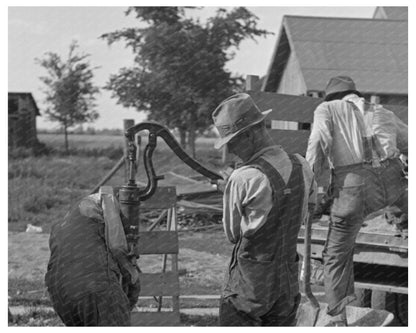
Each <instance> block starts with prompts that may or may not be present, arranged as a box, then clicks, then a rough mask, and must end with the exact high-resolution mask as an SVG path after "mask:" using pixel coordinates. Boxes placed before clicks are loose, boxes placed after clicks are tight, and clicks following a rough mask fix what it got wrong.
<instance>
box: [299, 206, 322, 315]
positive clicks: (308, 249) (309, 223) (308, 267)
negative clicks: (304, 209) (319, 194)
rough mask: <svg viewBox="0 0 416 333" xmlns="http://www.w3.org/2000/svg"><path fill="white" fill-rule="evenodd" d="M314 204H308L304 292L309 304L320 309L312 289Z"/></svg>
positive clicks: (304, 257)
mask: <svg viewBox="0 0 416 333" xmlns="http://www.w3.org/2000/svg"><path fill="white" fill-rule="evenodd" d="M314 207H315V205H314V204H308V212H309V216H308V219H307V220H306V224H305V242H304V246H305V249H304V256H303V269H304V292H305V295H306V297H307V298H308V300H309V302H310V303H311V304H312V306H313V307H314V308H319V303H318V301H317V299H316V298H315V296H314V294H313V293H312V289H311V234H312V220H313V211H314Z"/></svg>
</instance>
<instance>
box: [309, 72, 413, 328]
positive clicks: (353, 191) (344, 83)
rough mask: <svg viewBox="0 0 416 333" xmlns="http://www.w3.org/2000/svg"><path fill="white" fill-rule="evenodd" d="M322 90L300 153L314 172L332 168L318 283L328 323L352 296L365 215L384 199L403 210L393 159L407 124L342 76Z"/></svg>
mask: <svg viewBox="0 0 416 333" xmlns="http://www.w3.org/2000/svg"><path fill="white" fill-rule="evenodd" d="M325 93H326V97H325V102H323V103H322V104H320V105H319V106H318V107H317V109H316V110H315V113H314V120H313V128H312V132H311V135H310V137H309V142H308V149H307V152H306V159H307V161H308V162H309V164H310V166H311V167H312V170H313V171H314V173H315V177H316V178H319V176H320V174H321V172H322V170H323V165H324V163H328V164H329V167H330V168H331V170H332V174H333V177H332V185H331V187H332V188H333V193H332V197H333V203H332V206H331V212H330V224H329V232H328V237H327V241H326V244H325V247H324V251H323V262H324V283H325V293H326V297H327V301H328V311H327V313H328V315H330V316H331V317H332V319H331V323H332V324H331V325H333V326H347V320H346V306H347V304H349V303H350V302H352V301H353V300H354V299H355V296H354V273H353V253H354V244H355V239H356V236H357V234H358V232H359V230H360V228H361V225H362V223H363V221H364V218H365V216H366V215H368V214H369V213H372V212H375V211H377V210H379V209H381V208H384V207H386V206H388V205H396V206H398V207H399V208H400V209H401V210H402V211H403V212H405V213H406V214H407V189H406V181H405V180H404V177H403V174H402V163H401V161H400V159H399V156H400V153H407V142H408V138H407V125H406V124H404V123H403V122H402V121H400V120H399V119H398V118H397V117H396V116H395V115H394V113H393V112H391V111H388V110H386V109H384V108H383V107H382V106H381V105H375V104H370V103H367V102H365V100H364V98H362V95H361V93H360V92H359V91H357V90H356V87H355V83H354V81H353V80H352V79H351V78H350V77H348V76H336V77H333V78H331V79H330V80H329V82H328V84H327V87H326V90H325ZM406 224H407V221H406Z"/></svg>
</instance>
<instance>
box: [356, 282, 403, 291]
mask: <svg viewBox="0 0 416 333" xmlns="http://www.w3.org/2000/svg"><path fill="white" fill-rule="evenodd" d="M354 286H355V288H361V289H372V290H381V291H387V292H390V293H397V294H408V293H409V289H408V288H407V287H399V286H390V285H384V284H377V283H366V282H355V283H354Z"/></svg>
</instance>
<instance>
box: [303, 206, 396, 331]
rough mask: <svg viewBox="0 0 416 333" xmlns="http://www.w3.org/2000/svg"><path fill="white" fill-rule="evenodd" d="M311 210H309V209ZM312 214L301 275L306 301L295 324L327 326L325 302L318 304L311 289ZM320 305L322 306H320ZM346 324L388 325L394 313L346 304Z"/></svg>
mask: <svg viewBox="0 0 416 333" xmlns="http://www.w3.org/2000/svg"><path fill="white" fill-rule="evenodd" d="M309 212H311V210H309ZM312 220H313V214H311V213H310V214H309V218H308V220H307V222H306V225H305V242H304V246H305V249H304V256H303V262H302V272H301V275H302V276H303V278H301V280H303V281H304V284H303V291H304V293H305V296H306V298H307V299H308V301H307V302H306V303H303V304H301V305H300V307H299V309H298V313H297V324H296V326H309V327H313V326H320V327H322V326H327V324H328V323H329V316H328V315H327V314H326V308H327V304H325V303H323V304H319V302H318V301H317V299H316V298H315V296H314V295H313V293H312V290H311V233H312ZM321 305H322V307H321ZM346 310H347V321H348V326H372V327H374V326H388V325H390V324H391V322H392V321H393V319H394V315H393V314H392V313H390V312H388V311H386V310H375V309H371V308H360V307H355V306H347V307H346Z"/></svg>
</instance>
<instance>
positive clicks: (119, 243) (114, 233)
mask: <svg viewBox="0 0 416 333" xmlns="http://www.w3.org/2000/svg"><path fill="white" fill-rule="evenodd" d="M101 204H102V207H103V215H104V222H105V237H106V242H107V246H108V248H109V250H110V252H111V254H112V256H113V258H114V260H115V261H116V262H117V264H118V266H119V268H120V272H121V275H123V278H125V279H126V280H127V281H130V283H132V284H134V283H136V281H137V280H138V276H139V275H138V274H139V273H138V269H137V266H136V265H135V264H134V263H133V262H132V258H131V257H130V256H129V253H128V246H127V241H126V235H125V233H124V229H123V224H122V222H121V218H120V209H119V206H118V204H117V202H116V199H115V198H114V196H113V195H112V194H107V193H101Z"/></svg>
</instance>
